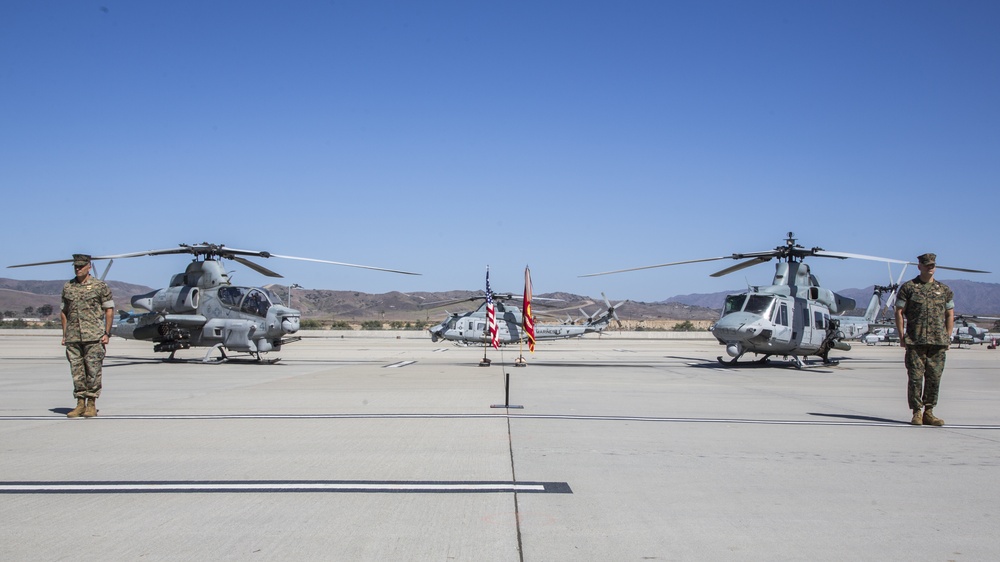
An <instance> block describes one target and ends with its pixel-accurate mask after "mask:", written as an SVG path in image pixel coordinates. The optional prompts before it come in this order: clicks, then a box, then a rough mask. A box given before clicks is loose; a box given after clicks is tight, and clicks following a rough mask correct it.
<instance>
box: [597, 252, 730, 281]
mask: <svg viewBox="0 0 1000 562" xmlns="http://www.w3.org/2000/svg"><path fill="white" fill-rule="evenodd" d="M729 259H733V256H721V257H718V258H703V259H700V260H685V261H675V262H670V263H660V264H657V265H644V266H642V267H630V268H628V269H616V270H614V271H602V272H601V273H588V274H586V275H579V276H578V277H596V276H598V275H611V274H612V273H624V272H626V271H639V270H641V269H654V268H657V267H668V266H671V265H683V264H685V263H700V262H703V261H717V260H729Z"/></svg>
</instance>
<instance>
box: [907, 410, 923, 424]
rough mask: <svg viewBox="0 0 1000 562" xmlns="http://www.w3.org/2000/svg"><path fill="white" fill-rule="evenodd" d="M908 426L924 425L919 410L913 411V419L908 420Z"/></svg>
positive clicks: (921, 413)
mask: <svg viewBox="0 0 1000 562" xmlns="http://www.w3.org/2000/svg"><path fill="white" fill-rule="evenodd" d="M910 425H924V413H923V412H921V411H920V410H913V419H912V420H910Z"/></svg>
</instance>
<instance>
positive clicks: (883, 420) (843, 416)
mask: <svg viewBox="0 0 1000 562" xmlns="http://www.w3.org/2000/svg"><path fill="white" fill-rule="evenodd" d="M809 415H810V416H821V417H824V418H841V419H845V420H856V421H868V422H878V423H901V424H906V425H910V421H909V420H906V421H900V420H890V419H888V418H876V417H874V416H859V415H855V414H821V413H818V412H809Z"/></svg>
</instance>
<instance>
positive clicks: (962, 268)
mask: <svg viewBox="0 0 1000 562" xmlns="http://www.w3.org/2000/svg"><path fill="white" fill-rule="evenodd" d="M906 263H907V264H908V265H919V264H917V263H914V262H906ZM934 269H947V270H950V271H964V272H966V273H992V272H991V271H983V270H981V269H966V268H964V267H948V266H947V265H935V266H934Z"/></svg>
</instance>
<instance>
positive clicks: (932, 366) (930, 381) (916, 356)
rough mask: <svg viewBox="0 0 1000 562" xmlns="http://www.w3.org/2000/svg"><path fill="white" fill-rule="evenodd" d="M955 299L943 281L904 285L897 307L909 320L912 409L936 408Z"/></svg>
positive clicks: (916, 280)
mask: <svg viewBox="0 0 1000 562" xmlns="http://www.w3.org/2000/svg"><path fill="white" fill-rule="evenodd" d="M954 299H955V296H954V294H953V293H952V291H951V289H949V288H948V286H947V285H945V284H944V283H941V282H940V281H930V282H928V283H925V282H923V281H921V280H920V277H916V278H914V279H911V280H909V281H907V282H906V283H903V286H902V287H900V288H899V294H898V296H897V297H896V308H897V309H902V311H903V316H904V317H905V318H906V334H904V335H902V337H904V338H906V339H905V340H904V342H905V344H906V373H907V375H908V376H909V379H910V383H909V386H908V387H907V392H906V398H907V401H908V402H909V404H910V409H911V410H914V411H916V410H919V409H921V408H925V407H926V408H927V409H931V408H933V407H934V406H936V405H937V401H938V389H939V388H940V386H941V374H942V373H943V372H944V359H945V353H946V352H947V351H948V347H949V346H950V345H951V334H950V333H949V332H948V330H947V324H946V319H947V314H948V310H951V309H954V308H955V300H954Z"/></svg>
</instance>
